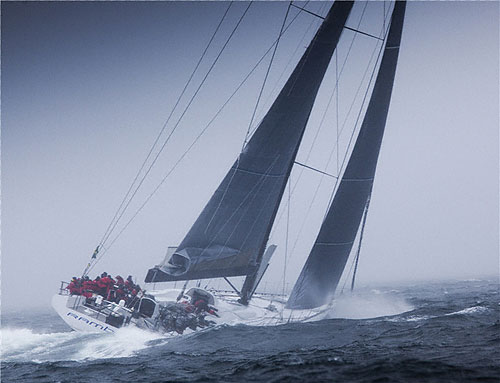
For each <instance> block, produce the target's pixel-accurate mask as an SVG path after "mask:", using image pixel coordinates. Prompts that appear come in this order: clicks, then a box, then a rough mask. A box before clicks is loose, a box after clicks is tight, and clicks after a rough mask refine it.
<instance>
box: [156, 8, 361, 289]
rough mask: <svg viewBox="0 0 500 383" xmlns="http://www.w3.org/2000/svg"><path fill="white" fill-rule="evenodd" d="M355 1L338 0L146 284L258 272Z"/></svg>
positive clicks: (250, 284)
mask: <svg viewBox="0 0 500 383" xmlns="http://www.w3.org/2000/svg"><path fill="white" fill-rule="evenodd" d="M352 5H353V2H352V1H337V2H335V3H334V5H333V6H332V8H331V9H330V12H329V13H328V15H327V17H326V18H325V20H324V22H323V23H322V25H321V26H320V28H319V29H318V31H317V33H316V35H315V37H314V38H313V40H312V41H311V43H310V45H309V47H308V48H307V50H306V52H305V53H304V55H303V56H302V58H301V60H300V61H299V63H298V64H297V66H296V68H295V69H294V71H293V73H292V75H291V76H290V78H289V79H288V81H287V83H286V84H285V86H284V87H283V89H282V90H281V92H280V94H279V95H278V97H277V98H276V100H275V101H274V103H273V105H272V107H271V108H270V110H269V111H268V113H267V114H266V116H265V117H264V119H263V120H262V122H261V124H260V125H259V127H258V128H257V130H256V131H255V133H254V135H253V136H252V138H251V139H250V141H249V142H248V144H247V145H246V146H245V148H244V150H243V151H242V153H241V154H240V156H239V157H238V159H237V160H236V162H235V163H234V165H233V166H232V167H231V169H230V170H229V172H228V174H227V175H226V177H225V178H224V180H223V181H222V183H221V184H220V185H219V187H218V188H217V190H216V191H215V193H214V195H213V196H212V198H211V199H210V201H209V202H208V204H207V205H206V207H205V208H204V210H203V211H202V213H201V214H200V216H199V217H198V219H197V220H196V222H195V223H194V225H193V226H192V228H191V229H190V231H189V232H188V234H187V235H186V237H185V238H184V239H183V241H182V242H181V244H180V245H179V247H178V248H177V251H176V252H175V254H174V255H173V256H172V257H171V258H170V260H169V261H168V263H167V264H165V265H164V266H162V267H156V268H153V269H150V270H149V272H148V275H147V276H146V282H164V281H175V280H191V279H203V278H215V277H229V276H239V275H247V276H250V279H252V276H253V275H255V276H256V275H257V271H258V269H259V265H260V261H261V259H262V255H263V253H264V250H265V247H266V243H267V240H268V237H269V233H270V230H271V226H272V224H273V222H274V219H275V216H276V212H277V210H278V206H279V204H280V201H281V198H282V195H283V191H284V189H285V186H286V183H287V180H288V177H289V175H290V171H291V168H292V166H293V163H294V160H295V157H296V154H297V150H298V148H299V145H300V141H301V139H302V136H303V133H304V129H305V127H306V124H307V121H308V118H309V114H310V113H311V109H312V107H313V104H314V100H315V98H316V94H317V92H318V89H319V87H320V84H321V81H322V80H323V76H324V74H325V72H326V70H327V68H328V64H329V62H330V59H331V57H332V55H333V52H334V50H335V47H336V46H337V42H338V40H339V38H340V35H341V33H342V29H343V27H344V24H345V22H346V20H347V17H348V16H349V13H350V11H351V8H352ZM253 285H254V283H253V282H252V283H249V286H253Z"/></svg>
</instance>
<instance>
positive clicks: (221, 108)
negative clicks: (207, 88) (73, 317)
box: [89, 13, 300, 271]
mask: <svg viewBox="0 0 500 383" xmlns="http://www.w3.org/2000/svg"><path fill="white" fill-rule="evenodd" d="M299 15H300V13H297V14H296V15H295V16H294V17H293V19H292V20H291V21H290V23H289V24H288V25H287V26H286V28H285V30H284V31H283V34H285V33H286V31H287V30H288V28H289V27H290V26H291V25H292V24H293V22H294V21H295V20H296V19H297V17H298V16H299ZM276 41H277V40H275V41H274V42H273V43H272V44H271V46H270V47H269V48H268V49H267V51H266V52H265V53H264V54H263V55H262V57H261V58H260V59H259V61H257V63H256V64H255V65H254V66H253V68H252V69H251V70H250V72H249V73H248V74H247V75H246V76H245V78H244V79H243V80H242V81H241V82H240V84H239V85H238V86H237V87H236V89H235V90H234V91H233V93H232V94H231V95H230V96H229V98H228V99H227V100H226V101H225V102H224V104H222V106H221V107H220V108H219V109H218V110H217V112H216V113H215V114H214V116H213V117H212V119H211V120H210V121H209V122H208V123H207V125H205V127H204V128H203V129H202V131H201V132H200V134H198V136H196V138H195V139H194V141H193V142H192V143H191V145H190V146H189V147H188V148H187V149H186V150H185V151H184V153H183V154H182V155H181V157H179V159H178V160H177V162H176V163H175V164H174V165H173V166H172V168H171V169H170V170H169V171H168V173H167V174H166V175H165V177H163V179H162V180H161V181H160V183H159V184H158V185H157V187H156V188H155V189H154V190H153V192H152V193H151V194H150V195H149V196H148V197H147V198H146V200H145V202H144V203H143V204H142V205H141V206H140V207H139V208H138V210H137V211H136V212H135V214H134V215H133V216H132V218H131V219H130V220H129V221H128V222H127V224H126V225H125V226H124V227H123V228H122V230H121V231H120V232H119V233H118V235H117V236H116V237H115V239H114V240H113V241H112V243H111V245H112V244H113V243H115V241H116V240H117V239H118V237H119V236H120V235H121V234H122V233H123V232H124V231H125V229H126V228H127V227H128V226H129V225H130V223H131V222H132V221H133V220H134V219H135V217H137V215H138V214H139V213H140V212H141V211H142V209H143V208H144V207H145V206H146V205H147V203H148V202H149V201H150V200H151V198H152V197H153V196H154V194H156V192H157V191H158V190H159V189H160V187H161V186H162V185H163V184H164V183H165V181H166V180H167V178H168V177H169V176H170V175H171V174H172V173H173V171H174V170H175V169H176V168H177V166H178V165H179V164H180V163H181V162H182V160H183V159H184V158H185V157H186V155H187V154H188V153H189V152H190V151H191V149H192V148H193V147H194V146H195V145H196V143H197V142H198V140H199V139H200V138H201V137H202V136H203V134H204V133H205V132H206V131H207V130H208V128H209V127H210V126H211V125H212V124H213V122H214V121H215V120H216V119H217V117H218V116H219V115H220V113H221V112H222V111H223V110H224V108H225V107H226V106H227V104H229V102H230V101H231V100H232V98H233V97H234V96H235V95H236V93H238V91H239V90H240V89H241V87H242V86H243V85H244V84H245V83H246V81H247V80H248V79H249V78H250V76H251V75H252V74H253V72H255V70H256V69H257V67H258V66H259V65H260V63H261V62H262V61H263V60H264V58H265V57H266V56H267V54H268V53H269V52H270V51H271V49H272V48H273V46H274V44H276ZM111 245H109V246H108V247H107V249H105V251H104V252H101V256H100V257H99V258H98V259H97V260H96V262H95V263H97V262H98V261H99V260H100V259H101V258H102V256H103V255H104V254H105V252H106V251H107V250H109V248H110V247H111ZM92 268H93V266H92ZM92 268H91V269H92ZM91 269H89V271H90V270H91Z"/></svg>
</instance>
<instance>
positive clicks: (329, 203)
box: [323, 28, 389, 221]
mask: <svg viewBox="0 0 500 383" xmlns="http://www.w3.org/2000/svg"><path fill="white" fill-rule="evenodd" d="M388 32H389V28H387V29H386V30H385V34H384V41H385V40H386V37H387V33H388ZM383 48H384V45H383V44H381V46H380V50H379V52H378V55H377V60H376V62H375V65H374V67H373V70H372V73H371V76H370V80H369V81H368V87H367V88H366V91H365V94H364V97H363V101H362V103H361V108H360V109H359V112H358V116H357V117H356V122H355V123H354V126H355V128H354V129H353V131H352V133H351V137H350V138H349V142H348V144H347V149H346V151H345V154H344V158H343V159H342V165H341V166H340V169H341V172H342V171H343V169H344V165H345V163H346V159H347V155H348V153H349V149H350V147H351V145H352V142H353V138H354V133H355V132H356V130H357V128H356V127H357V126H358V123H359V120H360V118H361V112H362V111H363V107H364V105H365V102H366V99H367V98H368V93H369V90H370V86H371V83H372V81H373V78H374V76H375V72H376V68H377V65H378V62H379V60H380V57H381V55H382V51H383V50H384V49H383ZM339 180H340V177H339V178H337V180H336V181H335V185H334V186H333V190H332V194H331V195H330V200H329V202H328V208H327V210H326V212H325V215H324V217H323V221H324V220H325V219H326V216H327V214H328V210H329V208H330V205H331V204H332V202H333V198H334V196H335V194H336V192H337V188H338V186H339V185H340V183H339Z"/></svg>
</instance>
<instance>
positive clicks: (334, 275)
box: [287, 1, 406, 309]
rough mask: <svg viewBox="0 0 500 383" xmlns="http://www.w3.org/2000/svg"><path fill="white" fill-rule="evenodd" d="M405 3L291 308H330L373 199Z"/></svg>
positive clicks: (401, 4)
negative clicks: (329, 305) (328, 304)
mask: <svg viewBox="0 0 500 383" xmlns="http://www.w3.org/2000/svg"><path fill="white" fill-rule="evenodd" d="M405 6H406V3H405V2H404V1H397V2H396V5H395V8H394V11H393V14H392V22H391V26H390V29H389V34H388V36H387V42H386V46H385V50H384V54H383V57H382V61H381V64H380V68H379V72H378V75H377V79H376V81H375V85H374V88H373V92H372V96H371V99H370V102H369V104H368V108H367V111H366V114H365V117H364V120H363V124H362V125H361V129H360V131H359V135H358V138H357V140H356V143H355V145H354V148H353V151H352V154H351V157H350V159H349V162H348V164H347V167H346V170H345V172H344V175H343V177H342V180H341V181H340V184H339V187H338V189H337V193H336V194H335V197H334V199H333V201H332V204H331V206H330V208H329V210H328V213H327V215H326V217H325V220H324V221H323V224H322V226H321V229H320V232H319V234H318V237H317V238H316V242H315V243H314V246H313V248H312V250H311V253H310V254H309V257H308V259H307V261H306V264H305V265H304V268H303V269H302V271H301V273H300V276H299V278H298V280H297V282H296V283H295V286H294V287H293V290H292V293H291V295H290V298H289V300H288V303H287V307H288V308H292V309H309V308H314V307H319V306H322V305H323V304H326V303H327V302H328V301H329V300H330V299H331V297H332V295H333V294H334V292H335V289H336V287H337V285H338V283H339V280H340V277H341V275H342V272H343V270H344V267H345V264H346V262H347V259H348V258H349V253H350V251H351V249H352V246H353V243H354V240H355V238H356V233H357V231H358V229H359V225H360V222H361V218H362V215H363V211H364V209H365V206H366V203H367V200H368V198H369V196H370V193H371V190H372V186H373V178H374V176H375V169H376V166H377V159H378V155H379V151H380V145H381V144H382V137H383V135H384V129H385V122H386V119H387V113H388V110H389V104H390V100H391V93H392V87H393V83H394V75H395V72H396V64H397V61H398V54H399V44H400V41H401V33H402V29H403V19H404V13H405Z"/></svg>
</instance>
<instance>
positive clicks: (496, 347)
mask: <svg viewBox="0 0 500 383" xmlns="http://www.w3.org/2000/svg"><path fill="white" fill-rule="evenodd" d="M330 316H331V319H327V320H322V321H318V322H312V323H295V324H285V325H280V326H268V327H251V326H244V325H236V326H221V327H217V328H212V329H209V330H208V331H203V332H198V333H193V334H190V335H182V336H177V337H174V338H165V337H162V336H159V335H157V334H152V333H148V332H145V331H142V330H138V329H132V328H125V329H122V330H120V331H119V332H118V333H117V334H110V335H105V336H103V335H99V334H96V335H89V334H81V333H76V332H73V331H70V329H69V328H68V327H67V326H66V325H65V323H64V322H63V321H62V320H60V319H59V318H58V317H57V315H56V314H55V313H53V312H52V311H51V309H50V308H49V307H47V309H46V310H44V311H36V312H33V311H19V312H4V313H2V329H1V342H2V344H1V347H2V367H1V380H2V382H17V383H20V382H295V381H296V382H495V383H498V382H499V381H500V294H499V284H498V280H497V279H490V280H465V281H454V282H439V283H438V282H432V283H419V284H414V285H397V286H396V285H394V286H389V287H377V288H376V289H374V288H373V287H371V288H361V289H359V290H358V291H356V292H355V293H354V294H350V293H347V294H343V295H342V296H340V298H339V299H338V301H337V303H336V305H335V307H334V311H333V312H332V313H331V315H330Z"/></svg>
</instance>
